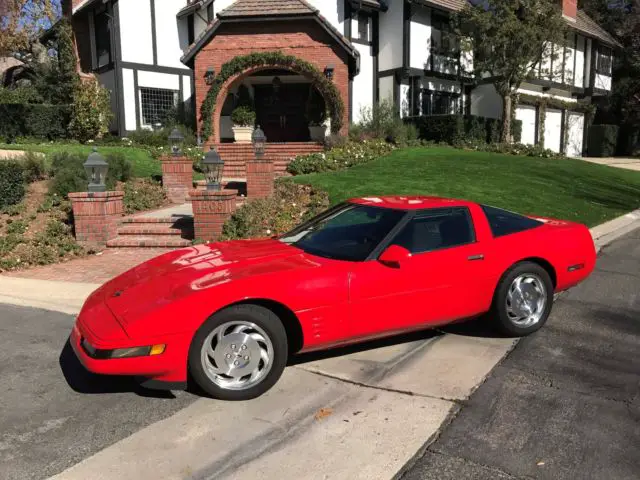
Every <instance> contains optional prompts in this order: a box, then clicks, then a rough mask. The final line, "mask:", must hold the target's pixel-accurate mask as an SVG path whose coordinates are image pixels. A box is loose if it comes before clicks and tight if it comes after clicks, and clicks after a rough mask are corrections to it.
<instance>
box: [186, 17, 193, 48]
mask: <svg viewBox="0 0 640 480" xmlns="http://www.w3.org/2000/svg"><path fill="white" fill-rule="evenodd" d="M193 22H194V18H193V13H192V14H191V15H189V16H188V17H187V41H188V42H189V45H191V44H192V43H193V41H194V40H195V33H194V23H193Z"/></svg>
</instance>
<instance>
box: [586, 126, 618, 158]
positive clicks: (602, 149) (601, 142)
mask: <svg viewBox="0 0 640 480" xmlns="http://www.w3.org/2000/svg"><path fill="white" fill-rule="evenodd" d="M617 143H618V126H617V125H591V127H589V137H588V139H587V152H588V154H589V156H591V157H611V156H613V155H615V153H616V145H617Z"/></svg>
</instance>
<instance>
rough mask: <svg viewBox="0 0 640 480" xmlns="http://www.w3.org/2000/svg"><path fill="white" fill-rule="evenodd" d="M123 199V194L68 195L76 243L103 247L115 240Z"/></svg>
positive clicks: (122, 211) (84, 193)
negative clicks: (109, 241) (71, 208)
mask: <svg viewBox="0 0 640 480" xmlns="http://www.w3.org/2000/svg"><path fill="white" fill-rule="evenodd" d="M123 198H124V192H79V193H70V194H69V200H71V205H72V207H73V222H74V225H75V231H76V240H77V241H78V243H80V244H82V245H94V246H105V245H106V243H107V241H108V240H111V239H112V238H115V236H116V235H117V230H118V224H119V222H120V219H121V218H122V215H123V214H124V204H123Z"/></svg>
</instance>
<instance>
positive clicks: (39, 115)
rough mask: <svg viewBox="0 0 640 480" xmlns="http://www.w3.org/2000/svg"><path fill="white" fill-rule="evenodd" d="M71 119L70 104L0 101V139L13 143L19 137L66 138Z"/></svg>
mask: <svg viewBox="0 0 640 480" xmlns="http://www.w3.org/2000/svg"><path fill="white" fill-rule="evenodd" d="M70 119H71V108H70V107H69V106H68V105H45V104H42V105H29V104H19V103H4V104H2V103H0V140H4V141H5V142H8V143H11V142H13V141H14V140H15V139H16V138H17V137H36V138H40V139H46V140H55V139H59V138H65V137H66V136H67V127H68V125H69V121H70Z"/></svg>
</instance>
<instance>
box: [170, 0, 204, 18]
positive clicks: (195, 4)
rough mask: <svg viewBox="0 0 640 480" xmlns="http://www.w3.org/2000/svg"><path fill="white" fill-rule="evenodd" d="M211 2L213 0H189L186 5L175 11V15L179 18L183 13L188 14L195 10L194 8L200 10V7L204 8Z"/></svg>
mask: <svg viewBox="0 0 640 480" xmlns="http://www.w3.org/2000/svg"><path fill="white" fill-rule="evenodd" d="M211 3H213V0H193V1H189V2H188V3H187V5H186V6H184V7H182V9H181V10H180V11H179V12H178V13H177V15H176V17H178V18H181V17H184V16H185V15H189V14H190V13H193V12H195V11H196V10H200V9H202V8H206V7H208V6H209V4H211Z"/></svg>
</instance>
